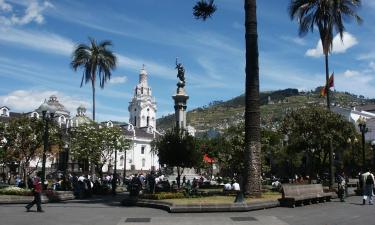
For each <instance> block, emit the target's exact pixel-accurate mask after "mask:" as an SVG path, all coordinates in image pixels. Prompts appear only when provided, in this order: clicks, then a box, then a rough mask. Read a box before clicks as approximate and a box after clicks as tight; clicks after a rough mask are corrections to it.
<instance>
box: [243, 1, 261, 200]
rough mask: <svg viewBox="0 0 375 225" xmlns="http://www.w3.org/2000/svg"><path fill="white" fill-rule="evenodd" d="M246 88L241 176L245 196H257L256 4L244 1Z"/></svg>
mask: <svg viewBox="0 0 375 225" xmlns="http://www.w3.org/2000/svg"><path fill="white" fill-rule="evenodd" d="M244 8H245V30H246V33H245V39H246V84H245V85H246V86H245V99H246V100H245V101H246V106H245V166H246V169H245V174H244V176H243V178H244V182H243V186H244V187H243V189H242V190H244V191H245V193H246V194H250V195H260V194H261V158H260V156H261V154H260V153H261V146H260V109H259V62H258V57H259V52H258V31H257V16H256V0H245V5H244Z"/></svg>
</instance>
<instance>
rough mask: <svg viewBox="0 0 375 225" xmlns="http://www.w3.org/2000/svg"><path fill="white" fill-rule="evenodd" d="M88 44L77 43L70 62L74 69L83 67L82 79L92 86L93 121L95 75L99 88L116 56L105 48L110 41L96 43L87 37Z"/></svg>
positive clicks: (109, 73) (112, 66)
mask: <svg viewBox="0 0 375 225" xmlns="http://www.w3.org/2000/svg"><path fill="white" fill-rule="evenodd" d="M89 40H90V45H86V44H79V45H78V46H77V47H76V49H75V50H74V52H73V55H72V58H73V59H72V62H71V63H70V65H71V67H72V68H73V70H74V71H77V69H78V68H79V67H82V68H83V75H82V81H81V87H82V85H83V81H85V83H88V82H91V88H92V108H93V110H92V118H93V120H94V121H95V84H96V79H97V76H98V78H99V84H100V87H101V88H104V84H105V83H106V82H107V81H108V80H109V79H111V71H112V70H114V69H115V68H116V56H115V55H114V54H113V52H111V51H110V50H108V49H107V47H108V46H111V45H112V42H111V41H103V42H100V43H97V42H96V41H95V39H93V38H89Z"/></svg>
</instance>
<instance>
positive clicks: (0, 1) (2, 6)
mask: <svg viewBox="0 0 375 225" xmlns="http://www.w3.org/2000/svg"><path fill="white" fill-rule="evenodd" d="M12 9H13V8H12V6H11V5H10V4H9V3H6V2H5V0H0V10H2V11H4V12H9V11H12Z"/></svg>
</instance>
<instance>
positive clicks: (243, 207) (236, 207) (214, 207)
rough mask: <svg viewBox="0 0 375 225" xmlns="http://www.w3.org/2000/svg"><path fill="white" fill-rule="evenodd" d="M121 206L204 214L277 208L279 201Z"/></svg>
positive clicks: (151, 202) (127, 202)
mask: <svg viewBox="0 0 375 225" xmlns="http://www.w3.org/2000/svg"><path fill="white" fill-rule="evenodd" d="M121 203H122V205H126V206H129V205H133V206H139V207H150V208H156V209H162V210H165V211H167V212H169V213H205V212H248V211H254V210H261V209H269V208H275V207H279V206H280V203H279V201H277V200H275V201H267V202H257V203H250V204H248V203H233V204H187V205H175V204H171V203H168V202H163V201H155V200H144V199H139V200H138V201H136V202H135V201H134V200H130V199H124V200H123V201H122V202H121Z"/></svg>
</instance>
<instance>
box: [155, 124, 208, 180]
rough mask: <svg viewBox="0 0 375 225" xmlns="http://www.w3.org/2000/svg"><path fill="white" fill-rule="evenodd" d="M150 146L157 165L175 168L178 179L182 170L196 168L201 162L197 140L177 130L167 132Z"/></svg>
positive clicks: (201, 156)
mask: <svg viewBox="0 0 375 225" xmlns="http://www.w3.org/2000/svg"><path fill="white" fill-rule="evenodd" d="M151 145H152V151H153V152H154V153H156V154H157V156H158V158H159V164H160V165H163V164H166V165H167V166H170V167H177V176H178V177H180V176H181V174H182V172H183V170H184V168H192V167H196V166H197V165H199V163H200V162H201V161H202V160H203V155H202V154H201V152H200V151H199V146H198V142H197V140H196V139H195V138H194V137H193V136H191V135H189V134H188V133H187V132H186V131H184V130H180V129H178V128H174V129H171V130H168V131H167V132H166V134H165V135H163V136H159V137H158V138H157V139H156V140H154V141H153V142H152V143H151Z"/></svg>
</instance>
